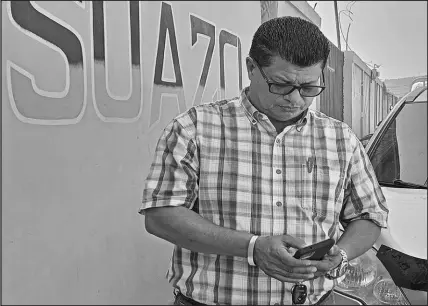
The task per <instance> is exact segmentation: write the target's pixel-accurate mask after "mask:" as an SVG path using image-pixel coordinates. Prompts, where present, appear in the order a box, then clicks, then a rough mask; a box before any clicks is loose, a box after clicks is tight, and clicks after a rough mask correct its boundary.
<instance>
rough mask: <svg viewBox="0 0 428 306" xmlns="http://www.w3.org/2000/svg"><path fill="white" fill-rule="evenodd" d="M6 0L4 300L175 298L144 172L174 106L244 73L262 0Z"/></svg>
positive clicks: (242, 78) (210, 93) (239, 82)
mask: <svg viewBox="0 0 428 306" xmlns="http://www.w3.org/2000/svg"><path fill="white" fill-rule="evenodd" d="M294 2H299V1H293V3H294ZM281 3H282V2H281ZM299 3H300V2H299ZM299 3H297V4H296V5H294V4H288V8H289V10H288V11H286V10H285V8H286V7H287V4H286V3H282V4H281V5H280V6H279V8H281V10H282V11H281V12H282V13H281V14H299V16H303V17H304V15H302V12H305V8H302V4H299ZM1 5H2V6H1V7H2V39H3V41H4V44H3V46H2V126H3V131H2V132H3V133H2V140H3V150H2V165H3V180H2V184H3V186H2V187H3V188H2V191H3V192H2V204H3V205H2V216H3V218H2V221H3V222H2V229H3V232H2V234H3V239H2V247H3V248H2V255H3V257H2V259H3V266H2V276H3V278H2V303H3V304H33V305H35V304H57V305H59V304H101V305H103V304H116V305H119V304H128V305H130V304H163V305H164V304H166V303H168V301H169V300H170V299H171V297H172V291H171V286H170V285H169V284H168V283H167V281H166V279H165V273H166V270H167V267H168V264H169V260H170V257H171V252H172V245H171V244H170V243H168V242H165V241H163V240H161V239H158V238H156V237H154V236H151V235H149V234H148V233H147V232H146V231H145V229H144V218H143V217H141V216H140V215H138V214H137V210H138V208H139V206H140V198H141V193H142V188H143V182H144V179H145V178H146V176H147V174H148V171H149V167H150V164H151V161H152V158H153V153H154V149H155V145H156V142H157V139H158V137H159V135H160V133H161V131H162V130H163V128H164V127H165V126H166V124H167V123H168V122H169V121H170V120H171V119H172V118H173V117H174V116H175V115H176V114H178V113H179V112H182V111H184V110H185V109H187V108H189V107H191V106H192V105H196V104H199V103H201V102H210V101H212V100H217V99H222V98H230V97H234V96H236V95H237V94H238V93H239V89H240V88H241V87H243V86H246V85H247V84H248V78H247V74H246V72H245V71H246V69H245V57H246V55H247V54H248V51H249V48H250V45H251V39H252V36H253V34H254V32H255V30H256V29H257V27H258V26H259V25H260V23H261V8H260V3H259V2H257V1H248V2H239V1H228V2H225V1H224V2H216V1H212V2H211V1H210V2H190V1H182V2H181V1H180V2H177V1H173V2H166V1H162V2H161V1H142V2H137V1H133V2H118V1H117V2H115V1H114V2H104V5H102V4H101V3H100V2H90V1H83V2H79V1H68V2H62V1H52V2H48V1H41V2H39V1H36V2H29V1H13V2H6V1H3V2H2V4H1ZM306 9H307V8H306ZM130 11H131V12H132V13H131V14H130V13H129V12H130ZM299 12H300V13H299ZM317 25H318V26H319V24H317ZM210 46H211V47H210Z"/></svg>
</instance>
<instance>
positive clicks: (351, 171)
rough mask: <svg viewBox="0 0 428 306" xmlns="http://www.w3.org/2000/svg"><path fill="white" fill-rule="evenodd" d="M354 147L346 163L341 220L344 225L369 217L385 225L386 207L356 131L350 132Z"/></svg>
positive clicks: (379, 224) (383, 226) (384, 226)
mask: <svg viewBox="0 0 428 306" xmlns="http://www.w3.org/2000/svg"><path fill="white" fill-rule="evenodd" d="M350 133H351V135H350V138H351V143H352V144H353V147H354V150H353V153H352V155H351V159H350V163H349V166H348V170H347V172H348V177H349V180H347V184H346V187H345V191H344V192H345V193H344V205H343V207H342V211H341V214H340V222H341V224H342V225H343V227H344V228H346V226H347V225H348V224H349V223H350V222H352V221H354V220H362V219H365V220H371V221H373V222H374V223H376V224H377V225H378V226H380V227H382V228H387V221H388V212H389V211H388V207H387V204H386V200H385V197H384V195H383V192H382V189H381V188H380V186H379V183H378V181H377V178H376V174H375V172H374V170H373V166H372V164H371V162H370V159H369V157H368V156H367V154H366V152H365V149H364V147H363V145H362V144H361V142H360V141H358V139H357V137H356V136H355V134H353V133H352V132H351V131H350Z"/></svg>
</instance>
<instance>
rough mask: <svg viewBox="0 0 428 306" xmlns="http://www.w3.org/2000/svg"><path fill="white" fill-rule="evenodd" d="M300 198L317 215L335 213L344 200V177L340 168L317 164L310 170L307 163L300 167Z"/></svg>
mask: <svg viewBox="0 0 428 306" xmlns="http://www.w3.org/2000/svg"><path fill="white" fill-rule="evenodd" d="M299 172H300V182H299V187H300V199H301V206H302V208H303V209H305V210H312V211H313V212H316V213H317V215H322V216H327V215H334V214H335V210H338V209H340V207H341V201H343V192H344V190H343V188H342V186H343V178H342V175H341V172H340V169H338V168H335V167H330V166H327V165H317V164H315V165H314V166H313V168H312V171H309V169H308V167H307V165H306V164H302V165H301V167H300V171H299Z"/></svg>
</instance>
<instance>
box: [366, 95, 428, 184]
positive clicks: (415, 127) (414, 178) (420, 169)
mask: <svg viewBox="0 0 428 306" xmlns="http://www.w3.org/2000/svg"><path fill="white" fill-rule="evenodd" d="M427 120H428V119H427V102H426V101H425V102H414V103H406V104H404V105H403V108H401V110H400V111H399V113H398V115H397V116H396V118H395V119H394V120H393V121H391V122H390V125H389V127H388V128H387V130H386V131H385V132H384V133H383V135H382V136H381V139H380V141H379V142H377V144H376V147H375V148H374V151H373V154H371V162H372V165H373V168H374V170H375V173H376V176H377V179H378V181H379V183H381V184H382V183H387V184H392V185H393V184H395V183H396V182H397V180H401V181H403V182H406V183H410V184H417V185H424V186H426V185H427Z"/></svg>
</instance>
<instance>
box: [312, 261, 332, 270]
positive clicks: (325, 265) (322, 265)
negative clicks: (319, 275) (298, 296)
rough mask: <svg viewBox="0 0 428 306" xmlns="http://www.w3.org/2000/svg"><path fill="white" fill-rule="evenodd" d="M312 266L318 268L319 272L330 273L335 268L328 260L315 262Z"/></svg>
mask: <svg viewBox="0 0 428 306" xmlns="http://www.w3.org/2000/svg"><path fill="white" fill-rule="evenodd" d="M312 265H313V266H314V267H316V268H317V270H318V271H330V270H331V269H332V268H334V267H333V262H332V261H330V260H327V259H323V260H313V261H312Z"/></svg>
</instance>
